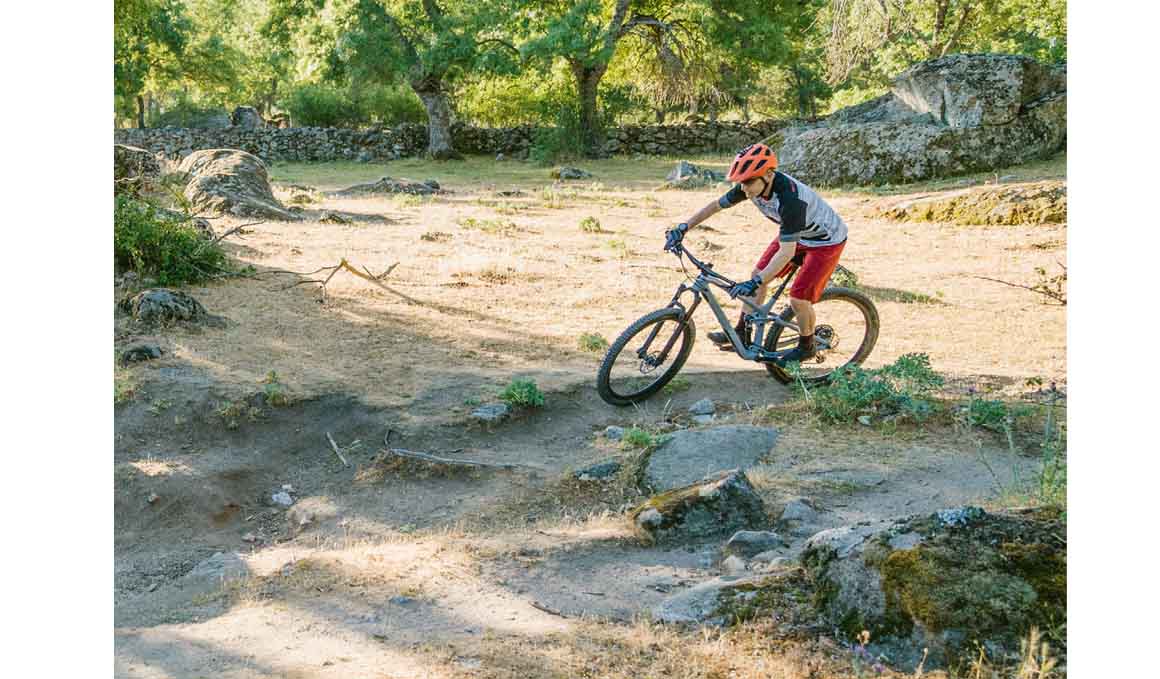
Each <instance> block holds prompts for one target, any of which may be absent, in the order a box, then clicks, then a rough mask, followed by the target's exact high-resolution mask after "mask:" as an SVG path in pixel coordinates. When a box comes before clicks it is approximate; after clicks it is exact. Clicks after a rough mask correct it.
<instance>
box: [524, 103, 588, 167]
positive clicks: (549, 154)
mask: <svg viewBox="0 0 1160 679" xmlns="http://www.w3.org/2000/svg"><path fill="white" fill-rule="evenodd" d="M555 123H556V124H555V125H553V126H550V127H541V128H539V129H537V130H536V132H535V137H534V138H533V140H532V147H531V149H530V150H529V152H528V159H529V160H531V161H532V162H533V163H536V164H537V165H545V166H547V165H552V164H555V163H558V162H561V161H565V160H575V159H577V158H579V157H580V156H581V155H583V152H584V145H583V143H582V142H581V140H580V116H579V113H578V112H577V110H576V109H575V108H574V107H572V106H570V105H564V106H562V107H561V108H560V112H559V113H558V114H557V115H556V121H555Z"/></svg>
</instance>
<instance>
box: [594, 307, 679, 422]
mask: <svg viewBox="0 0 1160 679" xmlns="http://www.w3.org/2000/svg"><path fill="white" fill-rule="evenodd" d="M681 316H682V312H681V310H680V309H677V308H674V307H666V308H664V309H658V310H657V311H654V312H652V313H651V314H647V315H645V316H642V317H641V318H640V319H639V320H637V321H636V322H635V323H633V324H632V325H630V326H628V328H627V329H625V331H624V332H622V333H620V337H617V338H616V341H615V342H613V343H612V346H610V347H609V348H608V353H607V354H605V355H604V361H603V362H602V363H601V364H600V369H599V370H598V371H597V373H596V391H597V392H598V393H599V394H600V398H602V399H604V401H605V402H606V403H608V404H610V405H614V406H627V405H632V404H633V403H639V402H640V401H643V400H645V399H647V398H649V397H650V396H652V395H653V394H655V393H657V392H658V391H660V390H661V388H662V387H664V386H665V385H666V384H668V383H669V380H671V379H673V378H674V377H676V375H677V373H678V372H680V370H681V367H682V366H684V365H685V361H686V360H688V358H689V352H691V351H692V350H693V340H694V338H695V337H696V334H697V331H696V326H695V325H694V323H693V319H691V318H688V319H683V318H682V317H681ZM670 340H671V341H672V346H671V347H670V348H669V350H668V352H664V349H665V347H667V346H669V345H670ZM662 352H664V353H665V355H664V357H663V360H661V358H662V357H661V354H662Z"/></svg>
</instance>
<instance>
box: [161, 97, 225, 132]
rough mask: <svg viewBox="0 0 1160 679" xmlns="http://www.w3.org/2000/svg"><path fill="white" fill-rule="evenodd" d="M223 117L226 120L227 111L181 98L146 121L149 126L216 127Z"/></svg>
mask: <svg viewBox="0 0 1160 679" xmlns="http://www.w3.org/2000/svg"><path fill="white" fill-rule="evenodd" d="M223 117H224V119H225V120H227V121H228V120H229V117H230V113H229V111H226V110H225V109H223V108H217V107H215V106H206V105H202V104H196V103H194V102H192V101H189V100H184V99H183V100H178V102H177V103H176V104H174V105H173V106H171V107H170V108H168V109H167V110H166V111H164V112H163V113H160V114H158V115H155V116H150V118H149V119H148V120H146V122H147V123H148V125H149V127H216V126H217V121H220V120H222V118H223Z"/></svg>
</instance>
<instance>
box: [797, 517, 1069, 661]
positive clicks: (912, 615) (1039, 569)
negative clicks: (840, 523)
mask: <svg viewBox="0 0 1160 679" xmlns="http://www.w3.org/2000/svg"><path fill="white" fill-rule="evenodd" d="M1066 533H1067V530H1066V526H1065V525H1064V524H1063V523H1062V521H1061V519H1060V517H1059V513H1058V512H1057V511H1054V510H1048V509H1039V510H1017V511H1010V512H1006V513H999V514H988V513H986V512H984V511H983V510H982V509H979V508H976V507H968V508H958V509H953V510H944V511H942V512H938V513H936V514H931V515H928V516H915V517H909V518H905V519H899V520H894V521H888V522H884V523H882V524H879V525H864V526H850V527H845V528H837V529H832V530H827V531H823V532H821V533H818V534H817V535H815V536H813V537H812V538H810V540H809V541H808V542H807V544H806V549H805V551H804V552H803V553H802V562H803V564H805V567H806V569H807V571H808V573H809V576H810V580H811V582H813V583H814V585H815V586H816V588H817V599H816V601H817V603H818V606H819V608H820V610H819V612H820V613H821V614H823V615H824V616H825V617H826V618H827V619H828V620H829V622H830V623H831V624H832V625H834V626H836V627H837V628H839V629H840V630H841V631H842V632H843V633H844V634H845V635H847V637H848V638H849V639H850V640H853V639H856V638H857V637H858V635H859V634H860V633H861V632H862V631H863V630H866V631H869V632H870V639H871V645H870V647H869V650H870V651H871V652H872V653H873V654H875V655H877V654H879V653H882V654H884V655H886V656H887V657H889V658H890V659H891V660H892V664H894V665H896V666H898V667H900V668H904V669H910V668H913V667H914V666H915V665H917V664H918V663H919V662H920V661H921V659H922V657H923V654H924V649H925V650H926V653H927V654H928V655H927V658H926V665H927V667H937V666H942V665H948V664H949V665H953V664H956V663H959V662H962V661H964V660H967V659H969V658H970V657H973V656H975V655H977V654H978V651H977V650H976V649H977V647H978V646H977V645H981V646H982V647H983V648H984V649H986V651H987V656H988V658H990V659H993V660H998V661H1006V660H1011V659H1013V658H1016V657H1017V656H1018V653H1019V645H1020V641H1021V640H1022V639H1023V638H1025V637H1026V635H1027V633H1028V632H1029V630H1030V628H1031V627H1033V626H1037V627H1038V628H1039V629H1040V630H1043V631H1046V630H1051V629H1054V628H1056V626H1058V625H1060V624H1062V623H1063V622H1064V621H1065V620H1066V619H1067V618H1066V614H1067V544H1066V542H1065V541H1064V538H1063V536H1064V535H1066ZM1057 650H1058V649H1057Z"/></svg>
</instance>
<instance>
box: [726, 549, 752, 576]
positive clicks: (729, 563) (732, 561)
mask: <svg viewBox="0 0 1160 679" xmlns="http://www.w3.org/2000/svg"><path fill="white" fill-rule="evenodd" d="M721 570H723V571H725V572H726V573H728V574H729V575H740V574H742V573H744V572H745V571H746V570H747V569H746V568H745V559H742V558H741V557H739V556H737V555H736V554H732V555H730V556H727V557H725V560H724V561H722V562H721Z"/></svg>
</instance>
